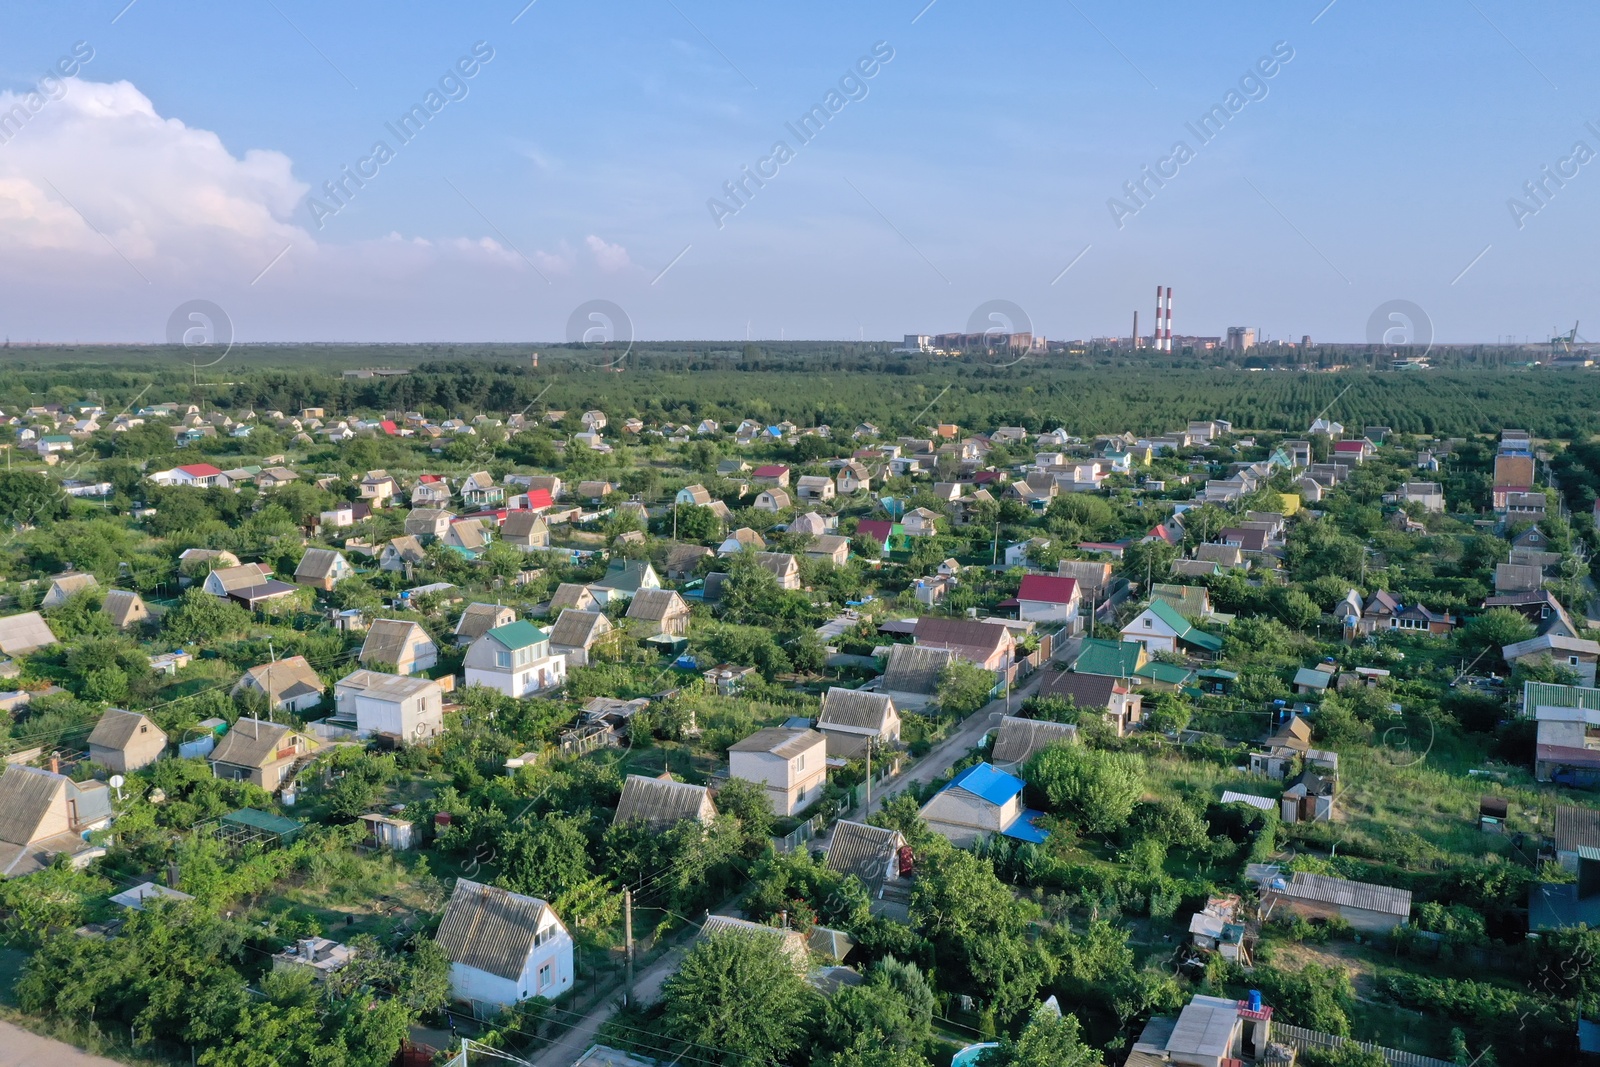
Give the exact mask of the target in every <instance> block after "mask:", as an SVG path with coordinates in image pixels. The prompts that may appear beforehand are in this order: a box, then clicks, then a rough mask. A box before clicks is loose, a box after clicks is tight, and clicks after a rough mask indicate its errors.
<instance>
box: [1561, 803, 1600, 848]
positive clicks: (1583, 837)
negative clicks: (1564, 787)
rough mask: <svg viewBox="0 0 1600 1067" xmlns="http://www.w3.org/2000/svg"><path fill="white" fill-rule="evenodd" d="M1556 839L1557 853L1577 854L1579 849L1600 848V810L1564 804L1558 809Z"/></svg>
mask: <svg viewBox="0 0 1600 1067" xmlns="http://www.w3.org/2000/svg"><path fill="white" fill-rule="evenodd" d="M1551 836H1552V837H1553V838H1554V839H1555V844H1556V851H1557V852H1576V851H1578V849H1579V847H1588V848H1600V810H1596V809H1594V808H1579V807H1574V806H1573V805H1570V804H1562V805H1560V806H1559V807H1557V808H1556V819H1555V832H1554V833H1553V834H1552V835H1551Z"/></svg>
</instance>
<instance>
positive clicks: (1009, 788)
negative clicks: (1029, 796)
mask: <svg viewBox="0 0 1600 1067" xmlns="http://www.w3.org/2000/svg"><path fill="white" fill-rule="evenodd" d="M1022 788H1023V782H1022V779H1021V778H1018V777H1017V776H1016V775H1014V774H1007V773H1006V772H1005V771H1000V770H996V769H995V768H994V766H993V765H992V764H988V763H975V764H973V765H972V766H971V767H968V768H967V769H966V770H964V771H962V772H961V773H960V774H958V775H956V776H955V777H954V778H952V779H951V780H950V784H949V785H947V786H945V787H944V789H941V790H940V792H941V793H942V792H944V791H945V790H948V789H964V790H966V791H967V792H968V793H971V794H972V795H973V796H976V797H978V798H979V799H981V800H983V801H985V802H987V803H989V804H993V805H995V806H996V807H999V806H1000V805H1001V804H1004V803H1006V802H1007V801H1009V800H1011V799H1012V798H1013V797H1015V796H1016V795H1017V794H1018V793H1020V792H1022Z"/></svg>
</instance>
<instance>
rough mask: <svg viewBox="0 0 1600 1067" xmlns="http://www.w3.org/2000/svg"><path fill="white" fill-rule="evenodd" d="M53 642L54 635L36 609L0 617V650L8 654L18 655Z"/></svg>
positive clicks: (54, 639) (54, 641)
mask: <svg viewBox="0 0 1600 1067" xmlns="http://www.w3.org/2000/svg"><path fill="white" fill-rule="evenodd" d="M55 643H56V635H55V634H53V633H51V632H50V627H49V626H48V625H46V623H45V621H44V616H43V615H40V614H39V613H38V612H37V611H29V612H24V613H23V614H21V615H9V616H7V617H6V618H3V619H0V652H4V653H5V654H6V655H8V656H20V655H21V654H22V653H24V652H32V651H33V650H34V649H36V648H44V647H45V646H46V645H53V644H55Z"/></svg>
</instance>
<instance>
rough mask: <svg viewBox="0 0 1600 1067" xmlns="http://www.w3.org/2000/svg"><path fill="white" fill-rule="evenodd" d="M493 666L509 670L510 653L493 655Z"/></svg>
mask: <svg viewBox="0 0 1600 1067" xmlns="http://www.w3.org/2000/svg"><path fill="white" fill-rule="evenodd" d="M494 665H495V666H496V667H503V668H505V669H507V670H509V669H510V668H511V653H509V652H496V653H495V654H494Z"/></svg>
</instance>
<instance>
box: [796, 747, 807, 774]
mask: <svg viewBox="0 0 1600 1067" xmlns="http://www.w3.org/2000/svg"><path fill="white" fill-rule="evenodd" d="M794 769H795V770H797V771H803V770H805V769H806V754H805V753H804V752H802V753H800V755H798V756H796V757H795V758H794Z"/></svg>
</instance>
